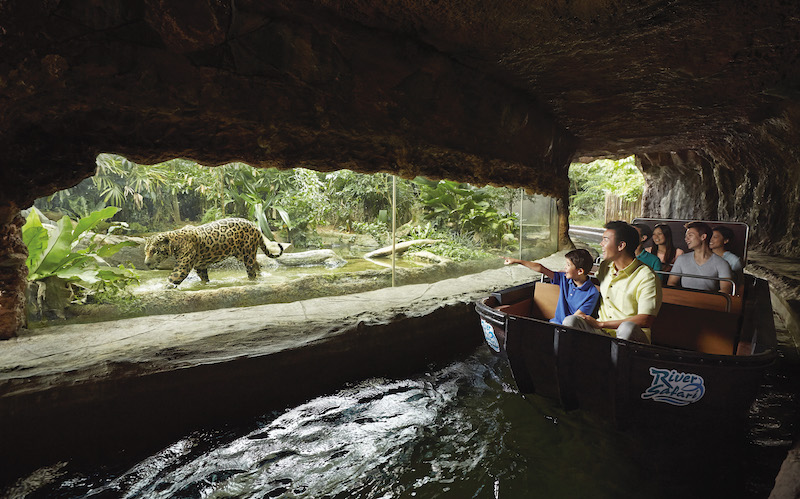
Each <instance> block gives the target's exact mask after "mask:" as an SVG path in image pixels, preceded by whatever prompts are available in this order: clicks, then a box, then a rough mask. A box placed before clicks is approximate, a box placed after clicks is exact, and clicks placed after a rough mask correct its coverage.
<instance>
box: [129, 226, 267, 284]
mask: <svg viewBox="0 0 800 499" xmlns="http://www.w3.org/2000/svg"><path fill="white" fill-rule="evenodd" d="M268 244H269V246H272V251H270V249H269V248H267V245H268ZM258 248H261V249H262V250H263V251H264V254H266V255H267V256H269V257H270V258H278V257H279V256H281V255H282V254H283V246H282V245H281V244H280V243H276V242H273V241H269V240H267V239H266V238H265V237H264V236H263V235H262V234H261V231H260V230H259V229H258V227H257V226H256V225H255V224H254V223H252V222H250V221H248V220H245V219H243V218H225V219H222V220H217V221H216V222H211V223H207V224H203V225H200V226H198V227H195V226H192V225H187V226H186V227H182V228H180V229H178V230H173V231H169V232H162V233H161V234H157V235H155V236H153V237H150V238H148V239H147V242H146V243H145V247H144V254H145V259H144V263H145V264H146V265H147V266H148V267H150V268H155V267H156V266H157V265H158V264H159V263H161V262H162V261H164V259H166V258H167V257H169V256H174V257H175V260H176V262H175V267H174V268H173V270H172V273H171V274H170V275H169V282H170V283H171V284H172V285H175V286H177V285H178V284H180V283H181V282H183V280H184V279H186V276H187V275H189V272H191V270H192V269H195V270H196V271H197V275H198V276H200V279H201V280H202V281H203V282H208V266H209V265H211V264H213V263H217V262H219V261H222V260H224V259H225V258H227V257H229V256H232V257H235V258H237V259H238V260H240V261H241V262H242V263H243V264H244V266H245V268H246V269H247V277H249V278H250V279H255V278H256V276H257V275H258V272H259V270H260V266H259V265H258V261H257V260H256V253H257V252H258Z"/></svg>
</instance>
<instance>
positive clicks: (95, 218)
mask: <svg viewBox="0 0 800 499" xmlns="http://www.w3.org/2000/svg"><path fill="white" fill-rule="evenodd" d="M116 212H117V208H115V207H111V206H110V207H108V208H104V209H102V210H100V211H96V212H93V213H91V214H90V215H89V216H88V217H84V218H81V219H80V220H79V221H78V222H77V224H74V223H73V222H72V220H70V219H69V217H66V216H64V217H62V218H61V220H59V221H58V223H57V226H56V230H55V231H54V232H53V234H49V233H48V231H47V229H46V228H45V227H44V226H43V225H42V222H41V217H40V214H39V211H38V210H37V209H36V208H33V209H32V210H31V212H30V214H29V215H28V218H27V220H26V222H25V225H23V227H22V240H23V242H24V243H25V245H26V246H27V247H28V259H27V261H26V262H25V264H26V265H27V266H28V279H29V280H31V281H37V280H42V279H45V278H47V277H51V276H56V277H59V278H61V279H64V280H67V281H77V280H80V281H83V282H84V283H87V284H89V285H92V284H95V283H97V282H98V281H102V280H110V279H113V280H115V281H116V280H120V279H126V277H125V276H126V273H125V272H122V273H120V272H117V271H111V272H112V273H113V274H115V276H113V277H112V276H111V275H110V274H109V270H108V269H110V267H106V268H101V267H99V266H98V264H105V260H104V258H107V257H109V256H111V255H114V254H115V253H116V252H117V251H119V250H120V249H121V248H122V247H124V246H135V245H136V243H134V242H130V241H126V242H122V243H117V244H103V243H102V241H96V238H97V234H93V235H92V236H91V237H90V238H89V241H88V245H87V247H86V248H84V249H76V247H77V245H78V243H80V242H81V240H82V239H83V238H84V236H85V235H86V233H87V232H89V231H90V230H92V229H93V228H95V226H96V225H97V224H98V223H100V222H101V221H102V220H105V219H107V218H110V217H112V216H114V214H115V213H116ZM126 270H127V269H126ZM128 278H129V277H128Z"/></svg>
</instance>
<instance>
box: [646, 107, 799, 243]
mask: <svg viewBox="0 0 800 499" xmlns="http://www.w3.org/2000/svg"><path fill="white" fill-rule="evenodd" d="M797 123H800V121H798V119H797V117H793V116H791V113H789V112H788V111H787V112H786V113H785V114H784V116H781V117H779V118H773V119H769V120H766V121H765V122H764V123H763V124H762V125H761V126H759V127H758V128H756V129H755V130H754V131H753V133H750V134H740V135H737V136H730V137H729V138H728V140H725V141H721V142H719V143H714V144H713V145H711V146H709V147H708V148H706V149H704V150H700V151H680V152H672V153H652V154H643V155H640V156H639V157H638V161H639V165H640V167H641V169H642V172H643V173H644V176H645V180H646V182H647V189H646V191H645V195H644V208H643V209H644V214H645V216H652V217H661V218H702V219H707V220H736V221H741V222H746V223H748V224H749V225H750V230H751V233H750V247H751V249H757V250H761V251H764V252H766V253H770V254H776V255H783V256H792V257H798V256H800V150H798V148H797V147H796V144H799V143H800V131H798V128H797Z"/></svg>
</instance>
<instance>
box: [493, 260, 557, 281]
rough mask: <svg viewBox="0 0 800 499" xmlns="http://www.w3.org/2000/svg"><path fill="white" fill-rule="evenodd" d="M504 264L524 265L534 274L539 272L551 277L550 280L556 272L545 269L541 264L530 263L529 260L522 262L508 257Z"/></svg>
mask: <svg viewBox="0 0 800 499" xmlns="http://www.w3.org/2000/svg"><path fill="white" fill-rule="evenodd" d="M504 263H505V264H506V265H511V264H513V263H518V264H520V265H524V266H525V267H528V268H529V269H531V270H533V271H534V272H539V273H541V274H544V275H546V276H547V277H549V278H550V279H552V278H553V274H554V272H553V271H552V270H550V269H548V268H547V267H545V266H544V265H542V264H541V263H536V262H529V261H528V260H520V259H518V258H511V257H506V258H505V262H504Z"/></svg>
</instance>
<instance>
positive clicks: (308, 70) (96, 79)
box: [0, 0, 800, 256]
mask: <svg viewBox="0 0 800 499" xmlns="http://www.w3.org/2000/svg"><path fill="white" fill-rule="evenodd" d="M799 54H800V4H799V3H798V2H796V1H794V0H786V1H771V0H760V1H758V2H754V1H751V0H731V1H698V0H669V1H667V0H659V1H655V0H541V1H531V0H525V1H514V0H506V1H502V2H491V1H486V0H461V1H452V0H438V1H437V0H424V1H420V0H382V1H379V2H375V1H372V2H368V1H363V0H347V1H333V0H317V1H263V0H262V1H248V0H227V1H222V0H205V1H197V2H186V1H179V0H139V1H136V0H126V1H122V0H63V1H56V0H0V109H1V110H2V112H0V151H2V163H1V166H0V168H2V170H0V205H2V206H4V208H0V214H5V218H4V223H7V221H8V220H9V219H10V218H9V217H10V216H11V215H12V214H13V213H15V211H16V210H17V209H18V208H24V207H25V206H27V205H29V204H30V203H31V202H32V201H33V199H35V198H36V197H39V196H42V195H47V194H50V193H52V192H54V191H56V190H58V189H61V188H65V187H68V186H71V185H74V184H75V183H77V182H78V181H80V180H81V179H83V178H85V177H87V176H89V175H91V174H92V173H93V171H94V167H95V165H94V158H95V157H96V155H97V154H98V153H101V152H114V153H119V154H123V155H125V156H127V157H129V158H130V159H132V160H134V161H137V162H140V163H155V162H159V161H163V160H167V159H171V158H175V157H184V158H191V159H194V160H197V161H198V162H200V163H202V164H206V165H218V164H223V163H227V162H230V161H234V160H238V161H244V162H247V163H249V164H251V165H254V166H263V167H268V166H277V167H281V168H288V167H294V166H303V167H308V168H313V169H317V170H323V171H325V170H333V169H340V168H349V169H352V170H357V171H363V172H376V171H393V172H397V173H399V174H400V175H404V176H408V177H410V176H415V175H418V174H422V175H427V176H429V177H433V178H437V177H438V178H441V177H447V178H451V179H458V180H463V181H469V182H474V183H479V184H482V183H494V184H503V185H512V186H525V187H527V188H529V189H531V190H533V191H537V192H541V193H545V194H550V195H553V196H556V197H561V198H563V197H564V195H565V193H566V189H567V168H568V165H569V163H570V161H571V160H576V159H581V158H591V157H601V156H606V157H609V156H614V157H620V156H625V155H629V154H636V155H637V156H638V158H639V161H640V164H641V167H642V170H643V172H644V174H645V176H646V178H647V180H648V190H647V192H646V195H645V197H646V208H645V211H646V214H648V215H652V216H662V217H696V218H712V219H738V220H743V221H747V222H749V223H751V225H752V226H753V230H754V234H755V235H756V236H757V237H756V238H755V239H756V242H755V244H754V245H755V246H756V247H759V248H762V249H765V250H768V251H773V252H776V253H789V254H794V255H795V256H800V249H799V248H800V244H798V243H800V224H798V223H797V221H796V220H797V219H798V215H800V192H798V189H800V187H798V186H800V178H798V177H800V154H799V153H798V148H797V144H798V143H800V133H799V132H798V125H800V108H799V107H798V100H800V60H798V55H799ZM562 215H563V212H562ZM0 218H2V217H0Z"/></svg>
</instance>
